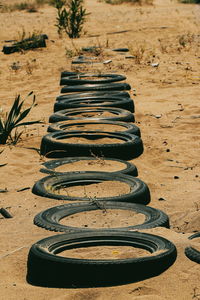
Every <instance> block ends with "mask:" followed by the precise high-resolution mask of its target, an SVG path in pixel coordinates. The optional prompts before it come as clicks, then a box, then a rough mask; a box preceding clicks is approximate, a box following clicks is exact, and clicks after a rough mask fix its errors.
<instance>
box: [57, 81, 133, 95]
mask: <svg viewBox="0 0 200 300" xmlns="http://www.w3.org/2000/svg"><path fill="white" fill-rule="evenodd" d="M130 89H131V86H130V85H129V84H128V83H109V84H83V85H74V86H73V85H72V86H63V87H62V89H61V94H63V93H69V92H84V91H85V92H88V91H125V90H130Z"/></svg>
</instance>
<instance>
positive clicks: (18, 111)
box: [0, 92, 41, 144]
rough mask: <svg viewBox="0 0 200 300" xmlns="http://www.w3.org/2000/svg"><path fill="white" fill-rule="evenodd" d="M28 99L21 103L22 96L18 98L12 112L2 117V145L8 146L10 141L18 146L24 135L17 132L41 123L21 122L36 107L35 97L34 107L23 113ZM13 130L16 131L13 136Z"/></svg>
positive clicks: (0, 132) (0, 133)
mask: <svg viewBox="0 0 200 300" xmlns="http://www.w3.org/2000/svg"><path fill="white" fill-rule="evenodd" d="M32 94H33V92H30V93H29V94H28V96H27V97H29V96H31V95H32ZM27 97H26V98H27ZM26 98H25V99H24V100H23V101H21V102H20V95H18V96H16V98H15V100H14V103H13V105H12V107H11V109H10V112H9V113H8V114H6V115H5V116H4V117H0V144H6V142H7V140H8V139H10V141H11V143H13V144H16V143H17V142H18V141H19V138H20V136H21V134H22V133H21V132H20V133H18V132H17V130H16V129H17V128H18V127H19V126H25V125H31V124H36V123H41V121H30V122H21V121H22V120H24V119H25V118H26V116H27V115H28V114H29V112H30V110H31V109H32V108H33V107H34V106H36V104H35V95H34V96H33V102H32V105H31V106H30V107H29V108H27V109H25V110H24V111H22V107H23V104H24V101H25V100H26ZM13 129H15V133H14V135H12V131H13Z"/></svg>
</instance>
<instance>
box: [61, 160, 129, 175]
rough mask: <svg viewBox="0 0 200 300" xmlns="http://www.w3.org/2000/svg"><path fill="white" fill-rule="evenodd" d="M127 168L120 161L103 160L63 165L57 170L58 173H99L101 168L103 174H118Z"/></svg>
mask: <svg viewBox="0 0 200 300" xmlns="http://www.w3.org/2000/svg"><path fill="white" fill-rule="evenodd" d="M125 167H126V165H125V164H123V163H121V162H118V161H110V160H109V161H108V160H104V159H103V158H102V159H96V160H81V161H75V162H72V163H69V164H65V165H61V166H59V167H57V168H56V169H55V170H56V171H57V172H74V171H80V170H82V171H99V168H101V171H102V172H117V171H120V170H122V169H124V168H125Z"/></svg>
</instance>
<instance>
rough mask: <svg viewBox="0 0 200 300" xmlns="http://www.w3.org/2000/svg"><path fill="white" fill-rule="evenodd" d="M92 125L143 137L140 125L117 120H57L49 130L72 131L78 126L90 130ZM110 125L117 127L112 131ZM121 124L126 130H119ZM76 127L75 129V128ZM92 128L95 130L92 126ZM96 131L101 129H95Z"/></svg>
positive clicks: (83, 129) (108, 130)
mask: <svg viewBox="0 0 200 300" xmlns="http://www.w3.org/2000/svg"><path fill="white" fill-rule="evenodd" d="M92 125H97V126H98V125H99V126H100V125H103V128H104V130H105V131H107V132H120V133H129V134H134V135H137V136H139V137H141V131H140V128H139V127H138V126H136V125H135V124H133V123H129V122H117V121H95V120H93V121H76V122H74V121H72V120H69V121H63V122H57V123H52V124H51V125H50V126H49V127H48V128H47V131H48V132H56V131H71V130H77V129H78V127H79V129H81V130H82V131H85V130H88V126H91V127H92ZM109 125H110V126H112V127H115V126H116V127H115V128H116V129H115V130H113V131H111V130H110V129H109ZM119 126H120V127H123V128H124V130H119ZM84 127H85V128H84ZM73 128H74V129H73ZM90 130H92V131H93V129H92V128H90ZM95 131H96V132H98V131H101V129H95Z"/></svg>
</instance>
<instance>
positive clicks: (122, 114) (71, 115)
mask: <svg viewBox="0 0 200 300" xmlns="http://www.w3.org/2000/svg"><path fill="white" fill-rule="evenodd" d="M104 113H109V114H111V116H102V117H101V115H102V114H104ZM91 114H93V115H91ZM76 115H78V116H76ZM90 115H91V116H90ZM65 120H101V121H102V120H108V121H122V122H134V121H135V118H134V115H133V114H132V113H131V112H130V111H128V110H125V109H121V108H117V107H112V108H110V107H89V108H85V107H82V108H71V109H63V110H60V111H57V112H55V113H54V114H53V115H51V116H50V118H49V123H55V122H60V121H65Z"/></svg>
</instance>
